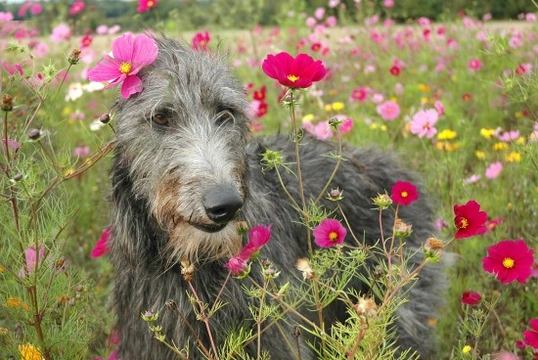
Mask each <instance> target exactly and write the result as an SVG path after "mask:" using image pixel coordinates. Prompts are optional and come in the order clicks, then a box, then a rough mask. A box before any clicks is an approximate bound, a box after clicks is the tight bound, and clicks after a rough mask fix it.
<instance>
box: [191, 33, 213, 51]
mask: <svg viewBox="0 0 538 360" xmlns="http://www.w3.org/2000/svg"><path fill="white" fill-rule="evenodd" d="M209 41H211V37H210V36H209V32H207V31H204V32H199V33H197V34H196V35H194V37H193V38H192V48H193V49H194V50H198V51H207V45H208V44H209Z"/></svg>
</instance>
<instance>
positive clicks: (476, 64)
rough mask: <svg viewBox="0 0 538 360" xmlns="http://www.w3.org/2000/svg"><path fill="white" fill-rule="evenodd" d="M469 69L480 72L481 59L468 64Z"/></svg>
mask: <svg viewBox="0 0 538 360" xmlns="http://www.w3.org/2000/svg"><path fill="white" fill-rule="evenodd" d="M467 68H469V70H471V71H478V70H480V69H481V68H482V61H480V59H472V60H471V61H469V63H468V64H467Z"/></svg>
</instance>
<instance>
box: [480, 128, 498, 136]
mask: <svg viewBox="0 0 538 360" xmlns="http://www.w3.org/2000/svg"><path fill="white" fill-rule="evenodd" d="M493 134H495V130H494V129H490V128H482V129H480V135H482V136H483V137H485V138H486V139H491V138H492V137H493Z"/></svg>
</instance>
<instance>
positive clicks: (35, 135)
mask: <svg viewBox="0 0 538 360" xmlns="http://www.w3.org/2000/svg"><path fill="white" fill-rule="evenodd" d="M41 135H42V134H41V130H39V129H30V130H28V137H29V138H30V139H31V140H39V139H40V138H41Z"/></svg>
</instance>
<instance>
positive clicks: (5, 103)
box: [0, 94, 13, 112]
mask: <svg viewBox="0 0 538 360" xmlns="http://www.w3.org/2000/svg"><path fill="white" fill-rule="evenodd" d="M0 108H1V109H2V110H3V111H5V112H9V111H11V110H13V96H11V95H9V94H4V96H2V102H1V103H0Z"/></svg>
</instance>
